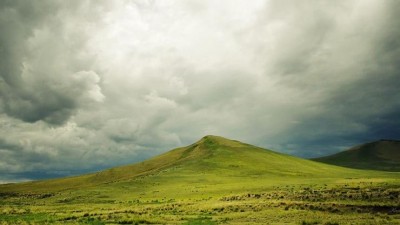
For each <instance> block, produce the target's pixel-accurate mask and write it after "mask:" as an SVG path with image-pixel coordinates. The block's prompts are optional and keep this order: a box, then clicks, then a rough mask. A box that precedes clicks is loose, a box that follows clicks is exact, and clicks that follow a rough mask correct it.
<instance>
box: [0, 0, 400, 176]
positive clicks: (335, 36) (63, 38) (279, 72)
mask: <svg viewBox="0 0 400 225" xmlns="http://www.w3.org/2000/svg"><path fill="white" fill-rule="evenodd" d="M399 15H400V1H397V0H382V1H377V0H343V1H341V0H337V1H329V0H326V1H321V0H315V1H312V0H307V1H285V0H276V1H268V0H252V1H246V0H242V1H240V0H223V1H214V0H210V1H205V0H176V1H169V0H159V1H157V0H154V1H142V0H120V1H106V0H103V1H94V0H92V1H90V0H69V1H64V0H30V1H28V0H1V1H0V182H7V181H22V180H31V179H40V178H49V177H57V176H65V175H73V174H79V173H83V172H90V171H96V170H99V169H103V168H107V167H111V166H117V165H122V164H126V163H132V162H137V161H141V160H143V159H145V158H148V157H150V156H153V155H157V154H160V153H162V152H165V151H167V150H170V149H171V148H175V147H178V146H183V145H188V144H190V143H192V142H195V141H196V140H198V139H200V138H201V137H202V136H204V135H207V134H214V135H220V136H225V137H228V138H231V139H237V140H241V141H243V142H248V143H251V144H255V145H259V146H262V147H266V148H270V149H274V150H277V151H280V152H284V153H288V154H293V155H297V156H301V157H317V156H322V155H327V154H331V153H334V152H337V151H340V150H343V149H345V148H347V147H349V146H352V145H355V144H359V143H363V142H368V141H374V140H376V139H381V138H387V139H389V138H390V139H400V18H399Z"/></svg>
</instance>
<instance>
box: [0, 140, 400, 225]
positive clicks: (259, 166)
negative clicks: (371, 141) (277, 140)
mask: <svg viewBox="0 0 400 225" xmlns="http://www.w3.org/2000/svg"><path fill="white" fill-rule="evenodd" d="M399 178H400V173H390V172H378V171H364V170H355V169H347V168H342V167H337V166H332V165H326V164H322V163H318V162H313V161H309V160H304V159H299V158H296V157H292V156H288V155H284V154H280V153H276V152H273V151H269V150H265V149H262V148H258V147H255V146H251V145H248V144H244V143H241V142H238V141H232V140H228V139H224V138H221V137H216V136H206V137H204V138H203V139H201V140H200V141H198V142H196V143H194V144H192V145H190V146H187V147H184V148H178V149H175V150H172V151H170V152H167V153H165V154H163V155H160V156H158V157H155V158H153V159H150V160H147V161H144V162H142V163H139V164H135V165H129V166H124V167H118V168H113V169H110V170H106V171H103V172H99V173H95V174H88V175H84V176H78V177H70V178H63V179H54V180H49V181H40V182H29V183H22V184H8V185H1V186H0V224H24V223H28V224H46V223H48V224H268V223H269V224H282V223H284V224H330V225H333V224H400V205H399V203H400V201H399V200H400V179H399Z"/></svg>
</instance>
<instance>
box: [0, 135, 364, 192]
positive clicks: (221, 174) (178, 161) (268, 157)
mask: <svg viewBox="0 0 400 225" xmlns="http://www.w3.org/2000/svg"><path fill="white" fill-rule="evenodd" d="M358 173H359V172H357V171H353V170H349V169H345V168H342V167H336V166H331V165H326V164H323V163H318V162H313V161H310V160H306V159H301V158H297V157H293V156H289V155H285V154H281V153H277V152H274V151H271V150H267V149H263V148H259V147H256V146H252V145H249V144H245V143H242V142H239V141H234V140H229V139H226V138H223V137H218V136H205V137H203V138H202V139H201V140H199V141H197V142H196V143H194V144H192V145H189V146H186V147H182V148H177V149H174V150H171V151H168V152H166V153H164V154H162V155H159V156H156V157H154V158H151V159H149V160H146V161H143V162H141V163H137V164H133V165H127V166H122V167H115V168H111V169H108V170H104V171H101V172H98V173H93V174H87V175H82V176H76V177H67V178H61V179H52V180H44V181H34V182H27V183H21V184H9V185H2V186H0V192H5V191H13V192H43V191H51V192H54V191H62V190H74V189H82V188H90V187H95V186H99V185H107V184H116V183H121V182H135V181H141V180H143V178H146V179H145V180H149V179H150V178H151V180H158V181H157V182H158V183H159V182H160V181H162V180H165V181H164V182H163V185H168V184H170V183H171V181H179V183H203V184H208V183H213V184H214V183H216V184H218V183H221V181H225V182H227V183H237V182H242V181H243V180H248V179H252V178H259V179H262V180H263V181H264V182H265V181H268V180H271V179H273V180H274V181H275V182H284V181H285V179H286V180H289V179H307V178H314V177H324V178H329V177H342V176H347V175H349V176H351V175H358Z"/></svg>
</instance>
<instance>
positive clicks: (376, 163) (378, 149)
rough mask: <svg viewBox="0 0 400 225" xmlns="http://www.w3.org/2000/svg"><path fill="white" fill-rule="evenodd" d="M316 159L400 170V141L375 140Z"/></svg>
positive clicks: (333, 162)
mask: <svg viewBox="0 0 400 225" xmlns="http://www.w3.org/2000/svg"><path fill="white" fill-rule="evenodd" d="M314 160H315V161H318V162H323V163H328V164H332V165H338V166H345V167H350V168H357V169H370V170H384V171H400V141H395V140H380V141H375V142H371V143H367V144H362V145H359V146H356V147H353V148H351V149H349V150H346V151H343V152H339V153H337V154H334V155H330V156H326V157H322V158H317V159H314Z"/></svg>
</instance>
